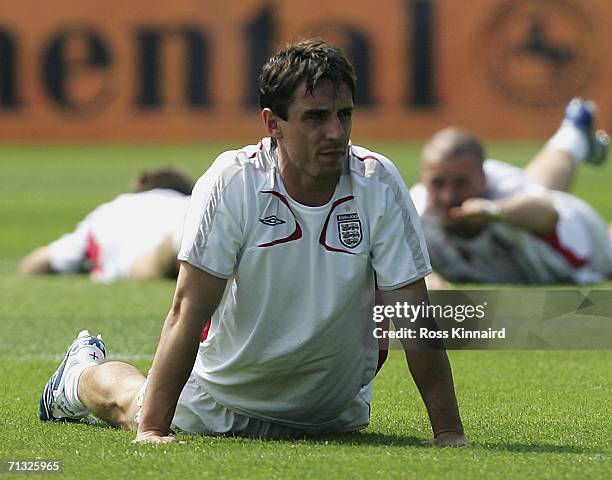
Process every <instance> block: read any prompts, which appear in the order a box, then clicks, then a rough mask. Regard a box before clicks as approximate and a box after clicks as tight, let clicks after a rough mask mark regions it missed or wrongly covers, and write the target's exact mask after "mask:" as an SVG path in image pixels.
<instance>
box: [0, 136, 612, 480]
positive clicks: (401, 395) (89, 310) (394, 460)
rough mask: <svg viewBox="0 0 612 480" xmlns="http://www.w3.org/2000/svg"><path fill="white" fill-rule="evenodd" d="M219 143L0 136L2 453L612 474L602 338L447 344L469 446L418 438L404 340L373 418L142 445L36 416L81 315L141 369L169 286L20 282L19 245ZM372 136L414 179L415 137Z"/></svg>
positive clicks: (601, 174) (592, 193)
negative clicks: (263, 434)
mask: <svg viewBox="0 0 612 480" xmlns="http://www.w3.org/2000/svg"><path fill="white" fill-rule="evenodd" d="M225 147H227V146H223V145H217V146H190V147H184V146H182V147H178V146H177V147H171V146H147V147H138V146H130V147H125V146H104V147H102V146H98V147H92V146H81V147H60V146H53V147H49V146H28V147H25V146H14V147H11V146H3V147H0V159H1V160H0V186H1V187H0V219H1V220H2V229H1V233H0V325H1V326H0V332H1V336H0V372H1V377H0V378H1V381H2V383H1V386H0V461H5V460H25V459H35V458H42V459H55V460H63V461H64V467H63V474H62V478H100V476H103V477H108V478H141V477H150V478H159V477H165V478H190V477H195V478H198V477H200V478H213V479H222V478H249V479H251V478H262V479H263V478H266V479H286V478H301V479H309V478H316V479H322V478H338V479H340V478H350V479H353V478H367V479H372V478H389V479H391V478H418V479H428V478H442V477H446V478H521V479H523V478H551V479H560V478H589V479H591V478H602V479H603V478H610V474H611V471H612V470H611V467H610V465H612V433H611V432H612V420H611V412H612V381H611V374H610V372H611V369H610V365H612V351H503V352H502V351H489V352H482V351H480V352H479V351H462V352H450V353H449V355H450V357H451V361H452V365H453V370H454V375H455V381H456V387H457V394H458V398H459V403H460V406H461V409H462V414H463V420H464V424H465V427H466V432H467V435H468V439H469V441H470V443H471V446H470V447H467V448H459V449H449V448H446V449H437V448H433V447H431V446H429V445H428V444H427V440H428V439H429V438H430V437H431V432H430V427H429V423H428V421H427V417H426V413H425V410H424V407H423V405H422V402H421V400H420V398H419V396H418V393H417V391H416V388H415V387H414V384H413V382H412V380H411V378H410V377H409V374H408V372H407V369H406V366H405V364H404V360H403V355H402V354H401V352H398V351H393V352H391V356H390V360H389V361H388V362H387V365H386V366H385V368H384V369H383V371H382V372H381V374H380V375H379V376H378V377H377V379H376V381H375V397H374V401H373V409H372V423H371V426H370V427H369V428H368V429H367V430H366V431H365V432H362V433H360V434H354V435H348V436H343V437H326V438H321V439H317V440H299V441H260V440H245V439H232V438H206V437H188V436H181V437H180V440H181V442H180V443H176V444H172V445H166V446H148V445H139V446H136V445H132V444H131V443H130V440H131V439H132V438H133V434H131V433H127V432H121V431H117V430H114V429H109V428H101V427H92V426H87V425H77V424H69V425H64V424H43V423H41V422H39V421H38V417H37V409H38V397H39V395H40V392H41V390H42V387H43V385H44V384H45V382H46V381H47V379H48V377H49V375H50V374H51V373H52V372H53V371H54V370H55V368H56V366H57V364H58V362H59V361H60V359H61V357H62V355H63V353H64V352H65V349H66V347H67V345H68V344H69V343H70V341H71V340H72V338H73V337H74V335H75V334H76V332H77V331H78V330H80V329H82V328H89V329H90V330H92V331H95V332H98V331H100V332H102V333H103V334H104V337H105V340H106V342H107V346H108V350H109V354H110V357H111V358H114V359H124V360H129V361H132V362H134V363H135V364H136V365H137V366H138V367H140V368H141V369H142V370H146V369H147V368H148V366H149V364H150V361H151V358H152V355H153V352H154V350H155V346H156V343H157V340H158V336H159V332H160V329H161V324H162V322H163V319H164V317H165V314H166V311H167V309H168V307H169V305H170V300H171V296H172V292H173V284H172V282H170V281H159V282H143V283H133V282H123V283H117V284H113V285H98V284H92V283H91V282H89V280H88V279H87V278H82V277H81V278H79V277H71V278H57V277H55V278H52V277H43V278H36V279H23V278H20V277H19V276H18V275H17V274H16V268H17V263H18V260H19V258H20V257H21V256H22V255H24V254H25V253H26V252H28V251H29V250H31V249H32V248H34V247H35V246H38V245H42V244H44V243H47V242H49V241H50V240H52V239H54V238H56V237H57V236H58V235H60V234H61V233H63V232H66V231H69V230H70V229H72V228H73V227H74V225H75V224H76V222H78V221H79V220H80V219H81V218H82V217H83V216H84V215H85V214H86V213H87V212H88V211H89V210H91V209H92V208H93V207H94V206H96V205H97V204H99V203H100V202H103V201H105V200H109V199H111V198H113V197H114V196H115V195H117V194H119V193H121V192H122V191H125V190H126V189H127V188H128V182H129V178H130V177H131V176H132V175H133V174H134V173H135V172H136V171H137V170H138V169H140V168H143V167H151V166H158V165H164V164H180V165H183V166H184V167H185V168H186V169H187V170H188V171H190V172H191V173H192V174H194V175H199V174H200V173H201V172H202V171H203V170H204V169H205V168H206V167H207V166H208V165H209V164H210V162H211V160H212V159H213V158H214V156H215V155H216V154H217V153H219V152H221V151H222V150H224V148H225ZM374 148H375V149H377V150H378V151H380V152H382V153H385V154H387V155H388V156H390V157H391V158H392V159H393V160H394V161H395V162H396V164H397V165H398V167H399V168H400V171H401V172H402V174H403V175H404V178H405V179H406V181H407V183H409V184H411V183H412V182H414V180H415V179H416V169H417V158H418V145H404V144H396V145H392V144H381V145H376V146H375V147H374ZM537 148H538V145H537V144H535V143H523V144H493V145H492V146H491V148H490V156H493V157H495V158H499V159H502V160H508V161H511V162H513V163H516V164H518V165H523V164H525V163H526V161H527V160H528V159H529V158H530V157H531V156H532V155H533V154H534V153H535V152H536V151H537ZM611 183H612V165H607V166H606V167H604V168H599V169H597V168H590V167H584V168H582V169H581V171H580V173H579V177H578V179H577V183H576V187H575V189H574V191H575V192H576V193H577V194H579V195H580V196H582V197H583V198H586V199H587V200H589V202H590V203H591V204H592V205H594V206H595V208H596V209H597V210H598V211H599V212H600V213H601V214H602V215H603V216H604V217H605V218H607V219H612V201H611V200H610V199H611V198H612V197H611V196H610V189H609V185H610V184H611ZM599 288H606V289H609V290H612V284H610V283H608V284H605V285H603V286H600V287H599ZM610 294H611V295H612V292H611V293H610Z"/></svg>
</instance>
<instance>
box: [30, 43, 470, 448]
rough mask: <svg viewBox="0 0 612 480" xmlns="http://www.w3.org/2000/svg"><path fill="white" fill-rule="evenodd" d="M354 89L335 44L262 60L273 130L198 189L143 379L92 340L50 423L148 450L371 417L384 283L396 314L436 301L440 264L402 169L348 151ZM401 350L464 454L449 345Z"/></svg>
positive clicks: (436, 429) (52, 393) (438, 420)
mask: <svg viewBox="0 0 612 480" xmlns="http://www.w3.org/2000/svg"><path fill="white" fill-rule="evenodd" d="M354 93H355V77H354V71H353V67H352V66H351V65H350V63H349V62H348V60H347V59H346V58H345V56H344V54H343V53H342V52H341V51H340V50H338V49H337V48H335V47H333V46H332V45H330V44H328V43H326V42H324V41H320V40H305V41H302V42H298V43H296V44H293V45H290V46H288V47H287V48H285V49H284V50H282V51H280V52H278V53H277V54H275V55H274V56H273V57H272V58H271V59H270V60H269V61H268V62H267V63H266V65H265V66H264V68H263V73H262V75H261V83H260V104H261V108H262V118H263V122H264V125H265V128H266V130H267V132H268V133H269V138H265V139H263V140H262V141H261V142H259V143H258V144H257V145H251V146H247V147H245V148H242V149H240V150H235V151H229V152H226V153H224V154H222V155H220V156H219V157H218V158H217V159H216V161H215V162H214V163H213V165H212V166H211V167H210V169H208V170H207V171H206V172H205V173H204V175H203V176H202V177H201V178H200V180H199V181H198V182H197V184H196V187H195V189H194V192H193V196H192V200H191V205H190V209H189V213H188V216H187V219H186V222H185V231H184V235H183V242H182V247H181V250H180V253H179V256H178V257H179V259H180V260H181V262H182V264H181V268H180V272H179V276H178V280H177V287H176V293H175V295H174V300H173V304H172V308H171V310H170V313H169V314H168V317H167V319H166V322H165V324H164V327H163V330H162V334H161V339H160V342H159V345H158V348H157V352H156V354H155V358H154V360H153V365H152V368H151V371H150V372H149V375H148V377H147V378H146V379H145V377H144V376H143V375H142V374H141V373H140V372H139V371H138V370H137V369H136V368H135V367H133V366H131V365H128V364H125V363H121V362H104V361H103V360H104V357H105V347H104V344H103V343H102V341H101V339H99V338H97V337H93V336H91V335H89V333H88V332H87V331H84V332H82V333H81V334H80V335H79V337H78V338H77V339H76V340H75V342H74V343H73V345H72V346H71V348H70V349H69V351H68V353H67V355H66V358H65V360H64V362H63V363H62V365H61V366H60V367H59V369H58V370H57V371H56V373H55V374H54V375H53V376H52V377H51V379H50V380H49V383H48V384H47V386H46V387H45V390H44V392H43V395H42V397H41V402H40V416H41V419H42V420H53V421H55V420H65V419H77V418H80V417H83V416H86V415H88V414H90V413H92V414H94V415H95V416H97V417H99V418H101V419H103V420H105V421H107V422H110V423H111V424H113V425H116V426H119V427H122V428H126V429H134V430H137V434H136V441H138V442H168V441H171V440H172V439H173V437H172V436H169V433H170V432H172V431H175V432H188V433H195V434H203V435H215V434H234V435H245V436H253V437H265V438H284V437H301V436H304V435H319V434H329V433H342V432H352V431H358V430H361V429H363V428H365V427H366V426H367V425H368V423H369V418H370V399H371V392H372V383H371V382H372V380H373V378H374V376H375V374H376V372H377V367H378V366H379V365H378V360H379V350H378V344H377V340H376V339H375V338H374V335H373V329H374V328H375V324H374V323H373V318H372V314H373V306H374V301H375V298H374V297H375V291H376V287H377V288H378V289H379V291H380V297H381V300H382V302H384V303H385V304H389V305H394V304H396V302H410V303H421V302H426V301H427V291H426V288H425V283H424V280H423V278H424V277H425V276H426V275H427V274H428V273H429V272H430V271H431V268H430V265H429V259H428V256H427V250H426V247H425V242H424V238H423V235H422V232H421V227H420V224H419V219H418V216H417V214H416V211H415V209H414V207H413V205H412V202H411V200H410V196H409V193H408V189H407V188H406V186H405V185H404V183H403V181H402V179H401V177H400V175H399V173H398V171H397V170H396V169H395V167H394V166H393V165H392V163H391V162H390V161H389V160H387V159H386V158H384V157H382V156H381V155H378V154H376V153H374V152H370V151H368V150H366V149H364V148H361V147H357V146H354V145H351V143H350V141H349V138H350V133H351V125H352V120H351V119H352V113H353V101H354ZM201 332H203V333H201ZM406 347H407V348H406V358H407V363H408V366H409V368H410V372H411V374H412V376H413V378H414V380H415V382H416V384H417V387H418V389H419V391H420V393H421V396H422V398H423V400H424V403H425V405H426V407H427V411H428V413H429V418H430V421H431V425H432V429H433V434H434V441H435V443H436V444H438V445H462V444H464V443H465V441H464V434H463V427H462V423H461V419H460V416H459V409H458V406H457V401H456V398H455V392H454V386H453V379H452V374H451V369H450V365H449V362H448V359H447V356H446V352H445V351H444V350H443V349H436V348H435V346H434V345H427V344H420V345H409V344H406ZM413 347H414V348H413Z"/></svg>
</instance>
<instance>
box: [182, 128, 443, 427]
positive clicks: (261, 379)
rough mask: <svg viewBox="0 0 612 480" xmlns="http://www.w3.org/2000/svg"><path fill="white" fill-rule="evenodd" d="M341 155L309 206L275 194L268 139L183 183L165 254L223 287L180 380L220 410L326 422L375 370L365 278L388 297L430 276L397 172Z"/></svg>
mask: <svg viewBox="0 0 612 480" xmlns="http://www.w3.org/2000/svg"><path fill="white" fill-rule="evenodd" d="M349 150H350V154H349V155H348V160H347V162H346V164H345V165H344V168H343V171H342V173H341V176H340V180H339V183H338V185H337V187H336V190H335V192H334V194H333V196H332V198H331V199H330V201H329V202H328V203H327V204H325V205H322V206H317V207H308V206H304V205H301V204H299V203H298V202H296V201H295V200H293V199H292V198H291V197H290V196H289V194H288V193H287V192H286V190H285V188H284V185H283V182H282V179H281V175H280V171H279V167H278V161H277V157H276V151H275V148H274V147H273V146H272V144H271V141H270V139H264V140H262V142H260V144H258V145H252V146H248V147H245V148H243V149H241V150H237V151H230V152H226V153H224V154H222V155H220V156H219V157H218V158H217V159H216V160H215V162H214V163H213V165H212V166H211V167H210V169H209V170H208V171H206V172H205V173H204V175H203V176H202V177H201V178H200V180H199V181H198V182H197V184H196V187H195V189H194V192H193V196H192V201H191V206H190V210H189V213H188V216H187V219H186V222H185V231H184V236H183V243H182V248H181V251H180V253H179V259H181V260H184V261H186V262H188V263H190V264H192V265H194V266H196V267H197V268H200V269H202V270H204V271H206V272H208V273H210V274H212V275H214V276H217V277H221V278H225V279H228V283H227V287H226V290H225V293H224V296H223V299H222V301H221V303H220V305H219V307H218V309H217V310H216V312H215V313H214V315H213V317H212V320H211V326H210V329H209V332H208V335H207V338H206V340H205V341H204V342H203V343H202V344H201V348H200V351H199V354H198V358H197V360H196V364H195V367H194V371H193V375H195V377H196V380H197V381H198V382H199V383H200V384H201V385H202V387H203V388H204V389H205V390H206V391H207V392H209V393H210V395H211V396H212V397H213V398H214V399H215V400H216V401H217V402H219V403H220V404H222V405H224V406H226V407H227V408H230V409H231V410H233V411H236V412H238V413H241V414H244V415H247V416H250V417H254V418H259V419H264V420H271V421H275V422H279V423H284V424H287V425H293V426H298V427H299V426H321V425H325V424H326V423H329V422H332V421H333V420H334V419H335V418H337V417H338V415H340V414H341V413H342V412H343V411H344V409H346V407H347V405H348V404H349V402H350V401H351V400H352V399H353V398H355V397H356V395H357V394H358V392H359V391H360V389H361V388H362V387H364V386H365V385H367V384H369V382H370V381H371V380H372V378H373V376H374V374H375V371H376V366H377V362H378V347H377V342H376V339H375V338H374V337H373V335H372V329H373V323H372V322H373V320H372V307H373V301H374V288H375V283H376V284H377V285H378V288H380V289H382V290H385V289H389V290H390V289H396V288H399V287H402V286H405V285H408V284H410V283H413V282H415V281H417V280H419V279H421V278H423V277H424V276H425V275H427V274H428V273H429V272H430V271H431V268H430V265H429V258H428V255H427V250H426V247H425V241H424V237H423V234H422V232H421V228H420V222H419V219H418V215H417V213H416V211H415V209H414V206H413V204H412V201H411V200H410V196H409V193H408V189H407V188H406V186H405V184H404V182H403V180H402V179H401V177H400V175H399V173H398V171H397V169H396V168H395V167H394V166H393V165H392V163H391V162H390V161H389V160H388V159H386V158H384V157H383V156H381V155H378V154H376V153H372V152H369V151H367V150H366V149H363V148H360V147H356V146H350V147H349ZM366 408H367V407H366Z"/></svg>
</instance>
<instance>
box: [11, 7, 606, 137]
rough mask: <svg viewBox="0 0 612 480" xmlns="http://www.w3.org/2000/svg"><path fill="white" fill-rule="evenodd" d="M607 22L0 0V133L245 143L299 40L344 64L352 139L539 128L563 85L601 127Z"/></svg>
mask: <svg viewBox="0 0 612 480" xmlns="http://www.w3.org/2000/svg"><path fill="white" fill-rule="evenodd" d="M611 18H612V3H610V2H609V1H608V0H582V1H579V0H470V1H469V2H462V1H459V0H388V1H378V2H373V1H370V0H334V2H324V1H322V0H305V1H301V0H292V1H280V0H277V1H269V0H225V1H223V2H216V1H212V0H198V1H195V0H174V1H173V2H161V1H153V0H147V1H145V0H128V1H125V0H122V1H119V0H106V1H105V2H97V1H96V2H94V1H92V0H79V1H76V0H55V1H54V2H53V8H48V5H47V6H45V7H44V8H43V6H42V2H40V1H36V0H3V1H2V2H1V3H0V139H1V140H2V141H24V140H25V141H49V140H59V141H100V140H115V141H143V140H144V141H147V140H153V141H211V140H231V139H236V138H241V139H242V138H253V139H256V138H257V137H259V136H262V135H263V134H264V129H263V127H262V124H261V121H260V119H259V109H258V103H257V77H258V74H259V70H260V68H261V65H262V63H263V62H264V61H265V59H266V58H267V57H268V56H269V55H270V54H271V53H273V52H274V51H275V50H276V49H277V48H278V47H280V46H282V45H284V44H286V43H287V42H289V41H292V40H295V39H299V38H302V37H306V36H313V35H317V36H321V37H324V38H327V39H329V40H331V41H333V42H335V43H336V44H338V45H339V46H341V47H342V48H343V49H344V50H345V51H346V52H347V54H348V55H349V57H350V58H351V60H352V61H353V62H354V64H355V66H356V70H357V74H358V90H357V98H356V100H357V104H358V109H357V114H356V118H355V125H354V134H353V137H354V138H355V139H356V140H358V138H368V139H374V138H378V139H397V140H407V139H415V138H423V137H426V136H429V135H431V134H432V133H433V132H434V131H435V130H437V129H439V128H442V127H444V126H447V125H449V124H455V125H461V126H464V127H467V128H470V129H473V130H475V131H476V132H478V133H479V134H481V135H483V136H486V137H490V138H539V137H543V136H546V135H548V134H550V133H551V132H552V131H553V130H554V129H555V127H556V126H557V124H558V122H559V119H560V116H561V111H562V109H563V106H564V105H565V103H567V101H568V100H569V99H570V98H571V97H573V96H575V95H581V96H583V97H588V98H593V99H595V100H596V101H597V102H598V105H599V107H600V126H601V127H603V128H606V129H608V130H612V89H611V86H612V56H610V55H608V54H607V51H608V50H609V48H610V46H611V45H612V29H611V28H610V25H609V22H610V19H611Z"/></svg>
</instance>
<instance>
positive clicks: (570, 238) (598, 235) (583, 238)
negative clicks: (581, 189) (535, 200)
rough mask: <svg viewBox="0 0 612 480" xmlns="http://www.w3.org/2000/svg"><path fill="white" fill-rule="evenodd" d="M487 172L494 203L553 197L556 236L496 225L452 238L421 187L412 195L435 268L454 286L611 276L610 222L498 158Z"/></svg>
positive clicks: (490, 162)
mask: <svg viewBox="0 0 612 480" xmlns="http://www.w3.org/2000/svg"><path fill="white" fill-rule="evenodd" d="M484 172H485V177H486V181H487V190H486V194H485V197H486V198H488V199H491V200H496V199H501V198H509V197H513V196H515V195H518V194H521V193H530V194H534V195H546V196H548V198H550V199H551V200H552V202H553V204H554V206H555V209H556V210H557V212H558V214H559V222H558V224H557V227H556V230H555V232H553V233H552V234H550V235H546V236H538V235H534V234H532V233H530V232H527V231H526V230H524V229H519V228H516V227H513V226H511V225H508V224H506V223H503V222H493V223H491V224H490V225H489V226H488V227H487V228H486V229H484V230H483V231H482V232H480V233H479V234H478V235H477V236H475V237H473V238H461V237H458V236H454V235H450V234H448V233H447V232H446V231H445V230H444V228H443V227H442V225H441V224H440V222H439V221H438V219H437V218H436V217H435V216H433V215H431V214H429V213H428V212H427V205H428V194H427V190H426V188H425V186H424V185H422V184H417V185H415V186H414V187H413V188H412V189H411V194H412V197H413V199H414V202H415V206H416V208H417V211H418V212H419V214H420V215H421V220H422V222H423V230H424V232H425V237H426V239H427V247H428V249H429V253H430V255H431V263H432V266H433V268H434V270H436V271H437V272H439V273H440V274H441V275H442V276H443V277H444V278H446V279H447V280H449V281H451V282H479V283H580V284H582V283H593V282H601V281H605V280H607V279H608V278H610V276H611V275H612V243H611V241H610V238H609V236H608V232H607V227H606V224H605V222H604V221H603V219H602V218H601V217H600V216H599V215H598V214H597V213H596V212H595V211H594V210H593V209H592V208H591V207H590V206H589V205H588V204H586V203H585V202H584V201H582V200H580V199H579V198H576V197H574V196H572V195H570V194H568V193H564V192H559V191H552V190H547V189H546V188H544V187H543V186H541V185H538V184H535V183H532V182H530V181H529V180H528V179H527V177H525V175H524V174H523V171H522V170H521V169H519V168H517V167H514V166H512V165H508V164H506V163H503V162H500V161H497V160H486V161H485V162H484Z"/></svg>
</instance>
